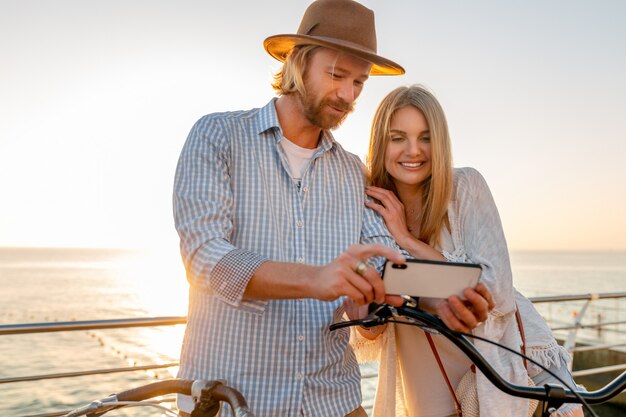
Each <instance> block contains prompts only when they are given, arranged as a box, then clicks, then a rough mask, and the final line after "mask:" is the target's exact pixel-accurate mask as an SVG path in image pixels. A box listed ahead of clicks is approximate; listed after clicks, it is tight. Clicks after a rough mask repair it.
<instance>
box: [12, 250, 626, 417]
mask: <svg viewBox="0 0 626 417" xmlns="http://www.w3.org/2000/svg"><path fill="white" fill-rule="evenodd" d="M175 252H176V251H175V250H174V251H170V250H168V251H161V252H160V253H159V251H156V250H142V251H139V250H122V249H61V248H0V325H5V324H18V323H42V322H64V321H76V320H101V319H119V318H136V317H157V316H184V315H185V314H186V312H187V295H188V285H187V282H186V279H185V274H184V270H183V268H182V263H181V262H180V259H179V257H178V254H177V253H175ZM511 260H512V266H513V273H514V283H515V286H516V287H517V288H518V289H519V290H520V291H521V292H522V293H524V294H525V295H527V296H529V297H533V296H548V295H562V294H586V293H605V292H606V293H609V292H622V291H626V252H554V251H523V252H522V251H519V252H515V251H514V252H512V254H511ZM583 305H584V303H583V302H570V303H565V304H559V305H556V304H555V305H550V306H548V305H543V304H541V305H538V309H539V310H540V312H541V313H542V314H543V315H544V317H545V318H546V319H547V320H548V322H549V323H550V324H551V325H552V326H553V327H563V326H566V325H569V324H571V323H572V322H573V321H574V320H575V319H576V318H577V315H578V314H580V311H581V308H582V307H583ZM625 307H626V303H625V302H623V301H622V302H619V301H616V300H606V301H603V300H599V301H596V302H594V303H592V305H591V306H590V307H589V308H588V309H587V311H586V313H585V319H584V320H583V322H598V321H605V322H612V321H620V320H625V317H624V316H625V315H626V310H625V309H624V308H625ZM625 331H626V329H624V328H620V326H612V328H611V329H610V330H605V331H602V332H598V331H596V330H593V329H591V330H585V331H579V336H580V338H581V339H583V340H589V341H595V342H597V341H601V342H607V343H608V342H611V341H615V340H618V339H619V338H620V337H621V338H622V340H624V332H625ZM183 332H184V326H183V325H177V326H163V327H152V328H131V329H115V330H112V329H109V330H98V331H68V332H54V333H37V334H28V335H8V336H2V335H0V416H17V417H19V416H27V415H37V414H42V413H47V412H54V411H63V410H69V409H72V408H74V407H77V406H79V405H84V404H87V403H89V402H90V401H91V400H94V399H99V398H104V397H106V396H107V395H109V394H111V393H114V392H118V391H122V390H125V389H129V388H132V387H135V386H139V385H142V384H145V383H149V382H153V381H155V380H158V379H164V378H168V377H172V376H174V375H175V373H176V368H167V369H161V370H155V371H136V372H125V373H110V374H102V375H96V376H80V377H71V378H63V379H50V380H40V381H33V382H31V381H23V382H15V383H3V382H2V380H3V379H7V378H17V377H24V376H30V375H48V374H58V373H63V372H77V371H84V370H91V369H109V368H121V367H128V366H133V365H148V364H161V363H171V362H175V361H177V360H178V356H179V352H180V346H181V342H182V336H183ZM375 373H376V368H375V365H365V366H364V368H363V374H364V375H372V374H374V375H375ZM375 384H376V380H375V378H365V379H364V380H363V393H364V405H365V406H366V408H367V406H368V405H371V402H372V400H373V395H374V390H375ZM172 406H173V405H172ZM110 415H111V416H129V417H144V416H145V417H148V416H160V415H164V414H162V413H161V411H159V410H154V409H146V408H129V409H125V410H118V411H115V412H113V413H111V414H110Z"/></svg>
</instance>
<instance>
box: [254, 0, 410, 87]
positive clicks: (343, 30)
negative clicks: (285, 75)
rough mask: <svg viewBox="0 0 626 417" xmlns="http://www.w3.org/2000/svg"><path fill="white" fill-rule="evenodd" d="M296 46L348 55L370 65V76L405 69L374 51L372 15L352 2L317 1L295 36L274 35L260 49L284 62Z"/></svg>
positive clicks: (374, 32)
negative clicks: (336, 51)
mask: <svg viewBox="0 0 626 417" xmlns="http://www.w3.org/2000/svg"><path fill="white" fill-rule="evenodd" d="M298 45H319V46H323V47H326V48H331V49H335V50H338V51H344V52H348V53H350V54H353V55H356V56H357V57H359V58H361V59H363V60H365V61H368V62H370V63H372V69H371V70H370V75H402V74H404V68H402V67H401V66H400V65H398V64H396V63H395V62H393V61H391V60H389V59H387V58H383V57H381V56H379V55H378V54H377V51H376V28H375V24H374V12H373V11H372V10H370V9H368V8H367V7H365V6H363V5H361V4H359V3H357V2H356V1H353V0H317V1H314V2H313V3H311V5H310V6H309V7H308V8H307V9H306V11H305V12H304V16H303V17H302V22H301V23H300V27H299V28H298V33H296V34H292V35H289V34H285V35H274V36H270V37H269V38H267V39H265V41H264V42H263V46H264V47H265V50H266V51H267V52H268V53H269V54H270V55H271V56H273V57H274V58H276V59H277V60H279V61H281V62H285V59H286V58H287V55H288V54H289V52H290V51H291V50H292V49H293V48H294V47H295V46H298Z"/></svg>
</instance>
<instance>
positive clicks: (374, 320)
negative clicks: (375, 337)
mask: <svg viewBox="0 0 626 417" xmlns="http://www.w3.org/2000/svg"><path fill="white" fill-rule="evenodd" d="M394 311H395V309H394V308H393V307H392V306H390V305H388V304H376V303H372V304H370V305H369V307H368V312H369V314H368V315H367V316H366V317H364V318H362V319H356V320H348V321H342V322H339V323H333V324H331V325H330V326H329V329H330V330H331V331H333V330H337V329H341V328H342V327H349V326H362V327H365V328H366V329H367V328H370V327H375V326H380V325H381V324H385V323H387V320H388V319H389V318H390V317H392V316H393V315H394Z"/></svg>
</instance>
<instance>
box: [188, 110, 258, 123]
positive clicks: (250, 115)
mask: <svg viewBox="0 0 626 417" xmlns="http://www.w3.org/2000/svg"><path fill="white" fill-rule="evenodd" d="M260 110H261V109H259V108H255V109H249V110H230V111H222V112H215V113H209V114H206V115H204V116H202V117H201V118H200V119H199V120H198V122H197V123H198V124H201V125H202V124H204V125H209V124H216V123H218V124H236V123H245V122H246V121H250V120H253V119H254V118H255V117H256V115H257V114H258V113H259V111H260Z"/></svg>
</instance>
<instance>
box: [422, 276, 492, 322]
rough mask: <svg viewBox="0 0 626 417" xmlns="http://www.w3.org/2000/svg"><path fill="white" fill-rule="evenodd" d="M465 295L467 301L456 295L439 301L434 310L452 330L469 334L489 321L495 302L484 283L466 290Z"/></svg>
mask: <svg viewBox="0 0 626 417" xmlns="http://www.w3.org/2000/svg"><path fill="white" fill-rule="evenodd" d="M463 295H464V296H465V300H461V299H460V298H459V297H458V296H456V295H453V296H451V297H448V298H447V299H445V300H442V299H439V300H438V301H437V302H436V303H435V305H434V310H435V313H436V314H437V315H438V316H439V317H440V318H441V320H443V322H444V323H445V324H446V326H448V327H449V328H450V329H452V330H457V331H461V332H466V333H467V332H469V331H470V330H472V329H474V328H475V327H476V326H478V325H479V324H480V323H482V322H484V321H485V320H487V317H488V315H489V311H491V310H492V309H493V308H494V307H495V302H494V300H493V296H492V295H491V292H490V291H489V289H487V287H486V286H485V285H484V284H482V283H479V284H478V285H476V287H474V288H466V289H465V290H464V291H463Z"/></svg>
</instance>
